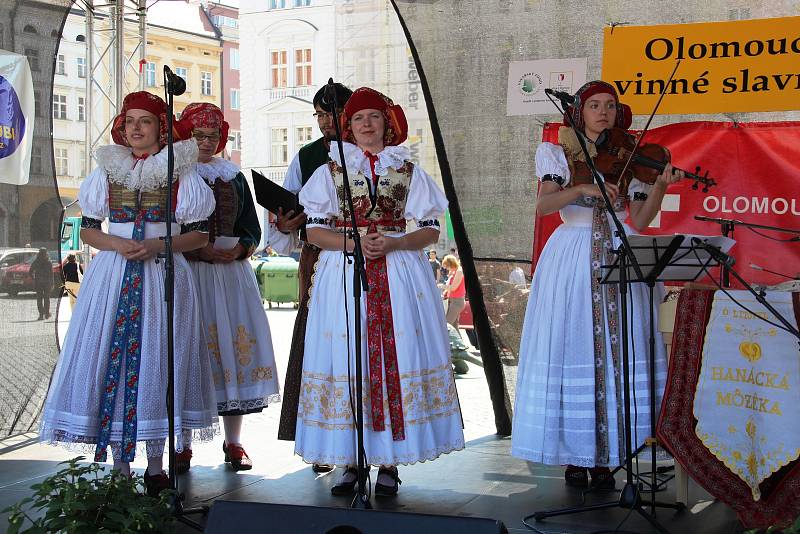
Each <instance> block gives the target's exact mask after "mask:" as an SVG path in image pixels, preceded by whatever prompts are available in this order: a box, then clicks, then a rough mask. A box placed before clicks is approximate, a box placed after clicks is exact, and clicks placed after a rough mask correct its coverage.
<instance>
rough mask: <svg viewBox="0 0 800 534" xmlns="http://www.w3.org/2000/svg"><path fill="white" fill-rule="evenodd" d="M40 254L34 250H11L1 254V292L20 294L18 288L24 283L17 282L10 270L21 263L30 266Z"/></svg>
mask: <svg viewBox="0 0 800 534" xmlns="http://www.w3.org/2000/svg"><path fill="white" fill-rule="evenodd" d="M38 253H39V251H38V250H37V249H34V248H11V249H6V250H4V251H3V252H2V253H0V291H2V292H6V293H8V294H9V295H16V294H17V293H18V292H19V291H18V289H17V288H18V287H19V286H21V285H23V282H19V283H18V282H16V280H15V278H14V277H12V276H11V273H10V272H9V269H11V268H13V267H15V266H17V265H19V264H20V263H28V264H30V263H31V262H33V260H34V259H35V258H36V254H38Z"/></svg>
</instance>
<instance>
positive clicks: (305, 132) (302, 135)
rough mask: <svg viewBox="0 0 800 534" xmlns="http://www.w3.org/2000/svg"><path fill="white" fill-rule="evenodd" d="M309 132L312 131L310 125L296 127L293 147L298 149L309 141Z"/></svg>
mask: <svg viewBox="0 0 800 534" xmlns="http://www.w3.org/2000/svg"><path fill="white" fill-rule="evenodd" d="M311 132H312V129H311V126H303V127H301V128H297V129H296V134H295V147H294V148H295V150H300V149H301V148H303V145H305V144H306V143H308V142H309V141H311V135H312V133H311Z"/></svg>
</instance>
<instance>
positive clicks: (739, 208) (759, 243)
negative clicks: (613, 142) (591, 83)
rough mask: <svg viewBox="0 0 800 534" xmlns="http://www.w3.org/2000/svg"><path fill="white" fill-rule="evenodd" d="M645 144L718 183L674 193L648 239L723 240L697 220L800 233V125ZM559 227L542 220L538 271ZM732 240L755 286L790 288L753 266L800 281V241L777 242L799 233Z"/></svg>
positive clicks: (700, 129)
mask: <svg viewBox="0 0 800 534" xmlns="http://www.w3.org/2000/svg"><path fill="white" fill-rule="evenodd" d="M559 126H560V124H556V123H548V124H547V125H545V129H544V135H543V140H544V141H549V142H551V143H555V142H557V140H558V128H559ZM643 142H644V143H658V144H661V145H664V146H666V147H667V148H669V150H670V152H671V153H672V162H673V165H674V166H676V167H679V168H682V169H685V170H687V171H691V172H694V171H695V168H696V167H697V166H700V168H701V171H700V172H699V173H698V174H704V173H705V172H706V171H708V173H709V174H708V177H709V178H713V179H714V180H715V181H716V182H717V185H716V186H715V187H712V188H711V189H710V190H709V191H708V193H703V192H702V191H701V190H699V189H698V190H693V189H692V182H691V181H690V180H684V181H682V182H680V183H677V184H675V185H673V186H670V188H669V190H668V191H667V194H666V195H665V197H664V201H663V203H662V211H661V212H660V213H659V215H658V216H657V217H656V219H655V221H653V223H652V225H651V227H650V228H648V229H647V230H646V231H645V232H644V233H647V234H659V235H660V234H702V235H720V234H721V227H720V225H719V224H715V223H710V222H703V221H697V220H695V219H694V216H695V215H703V216H706V217H713V218H722V219H735V220H738V221H742V222H748V223H755V224H761V225H767V226H777V227H781V228H789V229H795V230H798V229H800V148H798V147H800V122H774V123H764V122H762V123H749V124H741V123H738V124H737V123H729V122H724V123H723V122H685V123H680V124H671V125H668V126H662V127H660V128H655V129H652V130H650V131H648V132H647V134H646V135H645V138H644V140H643ZM701 187H702V186H701ZM559 224H561V219H560V217H559V215H558V214H557V213H555V214H552V215H548V216H545V217H537V219H536V226H535V228H534V242H533V265H532V267H531V268H532V269H533V268H535V266H536V262H537V261H538V259H539V255H540V254H541V251H542V248H543V247H544V244H545V242H546V241H547V238H548V237H549V236H550V234H551V233H552V232H553V230H555V228H556V227H557V226H558V225H559ZM756 232H758V233H756ZM765 236H767V237H765ZM730 237H732V238H734V239H735V240H736V242H737V243H736V245H734V247H733V249H732V250H731V254H732V255H733V256H734V257H735V258H736V264H735V265H734V269H735V270H736V271H737V272H738V273H739V274H740V275H741V276H742V277H743V278H744V279H745V280H747V281H748V282H752V283H764V284H776V283H780V282H785V281H786V279H785V278H782V277H780V276H777V275H773V274H769V273H767V272H765V271H760V270H756V269H754V268H752V267H750V265H751V264H756V265H758V266H760V267H763V268H765V269H769V270H772V271H777V272H779V273H784V274H786V275H789V276H796V275H798V274H800V241H795V242H779V241H776V240H787V239H791V238H792V237H793V235H792V234H787V233H781V232H775V231H769V230H757V231H751V230H749V229H747V228H745V227H743V226H734V231H733V233H732V234H730ZM714 274H715V276H716V273H714ZM731 281H732V284H733V285H734V286H736V284H735V281H734V280H733V278H731Z"/></svg>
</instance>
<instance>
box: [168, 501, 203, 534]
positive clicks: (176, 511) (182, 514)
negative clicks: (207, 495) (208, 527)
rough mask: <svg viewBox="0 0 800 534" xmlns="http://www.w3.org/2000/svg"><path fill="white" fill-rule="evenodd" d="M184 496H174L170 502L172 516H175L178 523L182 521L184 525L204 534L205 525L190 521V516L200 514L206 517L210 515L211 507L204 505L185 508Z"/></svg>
mask: <svg viewBox="0 0 800 534" xmlns="http://www.w3.org/2000/svg"><path fill="white" fill-rule="evenodd" d="M183 499H184V496H183V494H181V495H173V498H172V499H171V500H170V504H169V506H170V509H171V510H172V515H174V516H175V519H176V520H177V521H180V522H181V523H183V524H184V525H186V526H188V527H190V528H192V529H194V530H196V531H198V532H203V530H204V529H203V525H201V524H200V523H198V522H197V521H193V520H192V519H189V518H188V517H186V516H188V515H196V514H200V515H201V516H202V517H206V516H207V515H208V510H209V506H208V505H205V504H204V505H202V506H198V507H194V508H184V507H183Z"/></svg>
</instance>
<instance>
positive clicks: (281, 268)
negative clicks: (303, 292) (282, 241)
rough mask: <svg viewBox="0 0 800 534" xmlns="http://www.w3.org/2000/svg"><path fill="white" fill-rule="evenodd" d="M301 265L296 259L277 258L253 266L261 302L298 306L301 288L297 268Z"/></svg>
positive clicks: (270, 305)
mask: <svg viewBox="0 0 800 534" xmlns="http://www.w3.org/2000/svg"><path fill="white" fill-rule="evenodd" d="M298 265H299V263H298V262H297V260H295V259H294V258H288V257H275V258H269V259H268V260H263V261H258V262H255V263H254V264H253V270H254V271H255V275H256V280H257V281H258V289H259V290H260V291H261V300H262V301H263V302H267V303H268V304H269V307H270V308H271V307H272V303H273V302H275V303H278V304H280V303H282V302H291V303H293V304H294V306H295V308H296V307H297V305H298V299H299V291H300V289H299V286H298V280H297V268H298Z"/></svg>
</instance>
